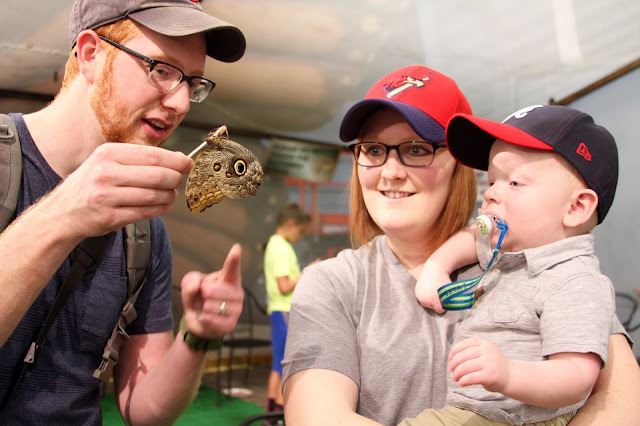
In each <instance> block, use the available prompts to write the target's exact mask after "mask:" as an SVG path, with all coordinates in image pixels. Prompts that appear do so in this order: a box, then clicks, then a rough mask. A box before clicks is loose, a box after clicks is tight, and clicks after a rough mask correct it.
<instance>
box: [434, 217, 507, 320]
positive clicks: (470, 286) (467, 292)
mask: <svg viewBox="0 0 640 426" xmlns="http://www.w3.org/2000/svg"><path fill="white" fill-rule="evenodd" d="M497 225H498V228H499V229H500V237H499V238H498V244H497V245H496V248H495V249H494V250H493V256H491V260H490V261H489V264H488V265H487V268H486V269H485V271H484V272H483V273H482V274H481V275H480V276H478V277H475V278H470V279H468V280H461V281H455V282H452V283H449V284H445V285H443V286H442V287H440V288H439V289H438V297H439V298H440V304H441V305H442V308H443V309H445V310H447V311H462V310H465V309H471V307H472V306H473V304H474V303H475V302H476V298H475V296H474V289H475V286H476V285H478V283H479V282H480V280H482V277H484V275H485V274H486V273H487V272H488V271H489V269H490V268H491V266H492V265H493V262H495V260H496V258H497V257H498V253H499V252H500V246H502V240H503V239H504V234H505V233H506V232H507V228H508V227H507V224H506V223H504V222H497Z"/></svg>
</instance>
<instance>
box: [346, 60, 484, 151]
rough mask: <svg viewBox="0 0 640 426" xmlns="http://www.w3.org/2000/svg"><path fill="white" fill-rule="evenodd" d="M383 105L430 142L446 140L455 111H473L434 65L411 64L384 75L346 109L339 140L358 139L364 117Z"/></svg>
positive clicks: (452, 83) (451, 82)
mask: <svg viewBox="0 0 640 426" xmlns="http://www.w3.org/2000/svg"><path fill="white" fill-rule="evenodd" d="M383 107H388V108H391V109H393V110H395V111H396V112H397V113H399V114H400V115H402V116H403V117H404V119H405V120H407V122H408V123H409V125H410V126H411V128H412V129H413V130H414V131H415V132H416V133H417V134H418V135H420V137H422V138H423V139H424V140H426V141H429V142H444V140H445V127H446V125H447V122H448V121H449V119H450V118H451V117H452V116H453V115H454V114H456V113H466V114H471V107H470V106H469V102H468V101H467V98H466V97H465V96H464V94H462V92H461V91H460V89H459V88H458V85H457V84H456V82H455V81H453V79H451V78H449V77H447V76H446V75H444V74H441V73H439V72H438V71H435V70H433V69H431V68H428V67H425V66H422V65H411V66H407V67H404V68H400V69H398V70H396V71H393V72H391V73H389V74H387V75H385V76H384V77H382V78H381V79H380V80H378V81H377V82H376V83H375V84H374V85H373V86H372V87H371V89H369V91H368V92H367V94H366V95H365V97H364V100H362V101H360V102H358V103H356V104H355V105H353V106H352V107H351V108H350V109H349V111H347V113H346V114H345V116H344V118H343V119H342V125H341V126H340V139H342V141H344V142H349V141H352V140H354V139H356V138H357V137H358V134H359V132H360V127H361V126H362V123H363V122H364V121H365V119H366V118H367V117H369V116H370V115H371V114H373V113H374V112H375V111H377V110H379V109H380V108H383Z"/></svg>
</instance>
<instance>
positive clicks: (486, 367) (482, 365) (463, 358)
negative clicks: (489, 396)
mask: <svg viewBox="0 0 640 426" xmlns="http://www.w3.org/2000/svg"><path fill="white" fill-rule="evenodd" d="M510 365H511V360H509V358H507V357H506V356H504V354H503V353H502V351H501V350H500V348H499V347H498V346H497V345H496V344H495V343H493V342H490V341H489V340H485V339H479V338H477V337H471V338H469V339H465V340H463V341H461V342H458V343H456V344H455V345H453V348H451V352H450V353H449V370H451V372H452V374H453V380H455V381H456V382H458V384H459V385H460V386H469V385H482V386H484V388H485V389H486V390H488V391H490V392H502V391H504V389H505V388H506V386H507V382H508V380H509V368H510Z"/></svg>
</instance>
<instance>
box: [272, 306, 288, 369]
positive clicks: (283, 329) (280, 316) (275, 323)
mask: <svg viewBox="0 0 640 426" xmlns="http://www.w3.org/2000/svg"><path fill="white" fill-rule="evenodd" d="M269 322H270V323H271V370H273V371H277V372H278V374H280V376H282V359H283V358H284V345H285V343H286V342H287V331H288V330H289V312H281V311H273V312H271V315H269Z"/></svg>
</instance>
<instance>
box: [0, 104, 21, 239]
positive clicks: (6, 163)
mask: <svg viewBox="0 0 640 426" xmlns="http://www.w3.org/2000/svg"><path fill="white" fill-rule="evenodd" d="M21 179H22V151H21V150H20V140H19V139H18V131H17V130H16V125H15V123H14V122H13V120H12V119H11V117H9V116H8V115H6V114H0V231H2V230H4V229H5V228H6V227H7V225H8V224H9V222H10V221H11V218H12V217H13V214H14V213H15V211H16V204H17V202H18V192H19V191H20V180H21Z"/></svg>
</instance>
